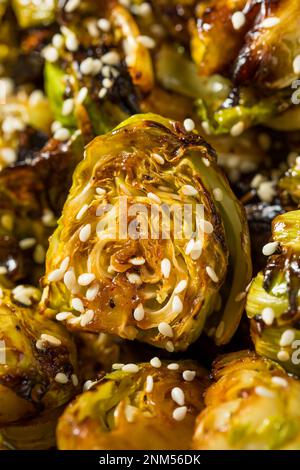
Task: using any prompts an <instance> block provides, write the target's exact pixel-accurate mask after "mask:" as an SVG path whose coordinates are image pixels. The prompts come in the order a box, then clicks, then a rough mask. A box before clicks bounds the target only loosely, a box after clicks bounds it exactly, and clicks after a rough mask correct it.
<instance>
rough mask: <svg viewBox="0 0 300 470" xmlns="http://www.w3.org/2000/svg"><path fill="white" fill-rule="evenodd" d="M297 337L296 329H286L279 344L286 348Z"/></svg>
mask: <svg viewBox="0 0 300 470" xmlns="http://www.w3.org/2000/svg"><path fill="white" fill-rule="evenodd" d="M294 339H295V331H294V330H285V331H284V332H283V333H282V335H281V338H280V341H279V346H281V347H282V348H284V347H285V346H290V345H291V344H292V342H293V341H294Z"/></svg>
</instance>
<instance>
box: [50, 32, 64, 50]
mask: <svg viewBox="0 0 300 470" xmlns="http://www.w3.org/2000/svg"><path fill="white" fill-rule="evenodd" d="M52 44H53V46H54V47H55V48H56V49H61V48H62V47H63V45H64V38H63V36H62V35H61V34H54V36H53V38H52Z"/></svg>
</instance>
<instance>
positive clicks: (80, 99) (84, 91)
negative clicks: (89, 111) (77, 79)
mask: <svg viewBox="0 0 300 470" xmlns="http://www.w3.org/2000/svg"><path fill="white" fill-rule="evenodd" d="M87 95H88V89H87V87H86V86H84V87H82V88H80V90H79V92H78V95H77V98H76V102H77V103H78V104H83V103H84V101H85V100H86V98H87Z"/></svg>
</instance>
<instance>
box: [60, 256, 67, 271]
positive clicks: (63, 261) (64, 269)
mask: <svg viewBox="0 0 300 470" xmlns="http://www.w3.org/2000/svg"><path fill="white" fill-rule="evenodd" d="M69 263H70V256H66V257H65V258H64V259H63V260H62V262H61V263H60V266H59V269H60V270H61V271H62V272H64V273H65V272H66V270H67V269H68V266H69Z"/></svg>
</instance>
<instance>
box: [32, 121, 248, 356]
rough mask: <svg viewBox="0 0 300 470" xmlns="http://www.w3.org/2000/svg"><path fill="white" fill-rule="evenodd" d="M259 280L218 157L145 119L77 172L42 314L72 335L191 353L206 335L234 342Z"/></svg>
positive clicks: (171, 125)
mask: <svg viewBox="0 0 300 470" xmlns="http://www.w3.org/2000/svg"><path fill="white" fill-rule="evenodd" d="M184 208H185V210H186V212H185V214H184ZM187 214H189V215H188V216H187V217H186V215H187ZM183 219H184V220H183ZM250 278H251V262H250V258H249V237H248V230H247V222H246V220H245V214H244V212H243V209H242V207H241V206H240V204H239V202H238V201H237V200H236V198H235V197H234V195H233V193H232V192H231V190H230V188H229V185H228V183H227V181H226V179H225V177H224V175H223V173H222V172H221V171H220V170H219V168H218V166H217V165H216V157H215V154H214V152H213V151H212V149H211V148H210V147H209V145H208V144H206V143H205V141H204V140H203V139H202V138H201V137H200V136H199V135H198V134H197V133H196V132H187V131H186V130H185V128H184V127H183V126H181V124H180V123H178V122H174V121H169V120H167V119H164V118H161V117H159V116H157V115H151V114H148V115H137V116H134V117H132V118H130V119H129V120H127V121H125V122H124V123H122V125H120V126H119V127H118V128H116V129H115V130H114V131H113V132H111V133H109V134H107V135H105V136H102V137H98V138H96V139H95V140H94V141H92V142H91V143H90V144H89V145H88V147H87V149H86V157H85V159H84V160H83V162H82V163H81V164H80V165H79V166H78V167H77V169H76V170H75V173H74V178H73V186H72V189H71V192H70V194H69V197H68V199H67V202H66V204H65V206H64V209H63V214H62V217H61V219H60V221H59V226H58V229H57V230H56V231H55V233H54V235H53V236H52V237H51V241H50V246H49V250H48V253H47V260H46V275H45V277H44V279H43V286H44V288H45V291H44V296H43V303H42V305H41V309H42V310H43V311H45V312H46V313H47V314H49V315H51V316H54V315H56V317H57V318H58V319H61V320H63V321H65V322H66V324H67V326H68V328H71V329H74V330H83V331H90V332H106V333H110V334H115V335H118V336H120V337H122V338H126V339H131V340H132V339H138V340H141V341H143V342H147V343H150V344H153V345H155V346H158V347H161V348H166V349H167V350H169V351H173V350H184V349H186V348H187V347H188V345H189V344H191V343H192V342H193V341H195V340H196V339H197V337H198V336H199V335H200V334H201V331H202V330H203V328H204V327H205V328H209V329H210V330H211V329H212V328H214V331H215V341H216V342H217V344H224V343H227V342H228V341H229V340H230V338H231V337H232V335H233V333H234V332H235V330H236V328H237V326H238V323H239V320H240V316H241V313H242V311H243V307H244V297H245V295H244V294H243V291H244V290H245V288H246V286H247V284H248V282H249V281H250ZM222 289H224V299H223V300H222V298H221V297H222ZM225 292H226V296H225ZM219 294H221V296H220V295H219ZM61 312H63V313H62V315H61ZM213 313H214V315H212V314H213ZM208 317H209V318H208ZM207 320H208V321H207Z"/></svg>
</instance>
